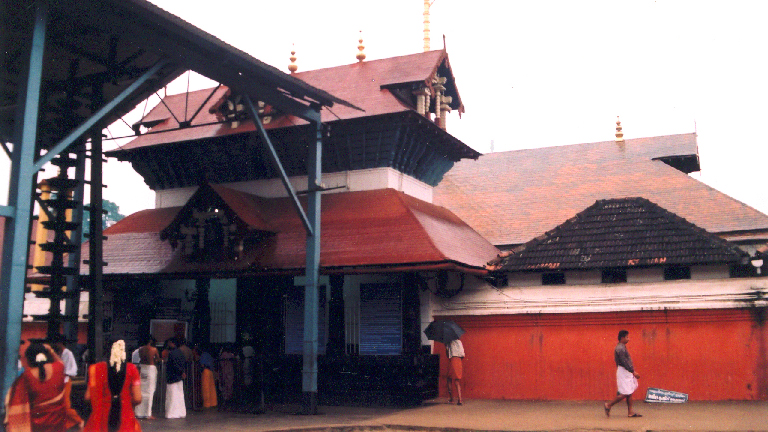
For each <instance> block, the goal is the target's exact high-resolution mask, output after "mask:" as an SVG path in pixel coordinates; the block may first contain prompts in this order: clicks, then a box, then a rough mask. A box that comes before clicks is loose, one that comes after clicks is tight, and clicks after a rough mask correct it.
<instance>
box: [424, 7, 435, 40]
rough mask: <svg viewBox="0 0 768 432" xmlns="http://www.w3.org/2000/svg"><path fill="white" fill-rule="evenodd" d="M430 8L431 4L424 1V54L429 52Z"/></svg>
mask: <svg viewBox="0 0 768 432" xmlns="http://www.w3.org/2000/svg"><path fill="white" fill-rule="evenodd" d="M433 1H434V0H433ZM430 6H432V2H430V1H429V0H424V52H427V51H429V7H430Z"/></svg>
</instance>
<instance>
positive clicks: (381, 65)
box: [112, 50, 464, 153]
mask: <svg viewBox="0 0 768 432" xmlns="http://www.w3.org/2000/svg"><path fill="white" fill-rule="evenodd" d="M447 61H448V55H447V53H446V52H445V51H444V50H439V51H428V52H424V53H418V54H411V55H407V56H399V57H391V58H387V59H381V60H372V61H366V62H362V63H353V64H350V65H344V66H336V67H331V68H326V69H318V70H312V71H306V72H298V73H295V74H292V75H291V76H292V77H294V78H298V79H299V80H301V81H303V82H305V83H307V84H309V85H311V86H317V87H318V88H322V89H323V90H325V91H328V92H331V93H332V94H334V95H335V96H338V97H340V98H341V99H344V100H346V101H348V102H349V103H350V104H352V105H354V106H356V107H359V108H361V109H362V110H363V111H360V110H358V109H355V108H353V107H350V106H345V105H340V104H339V105H335V106H334V107H333V108H332V109H331V110H328V109H324V110H322V112H321V117H322V121H323V122H324V123H328V122H334V121H338V120H348V119H354V118H361V117H372V116H376V115H381V114H393V113H399V112H405V111H412V110H413V109H414V108H413V107H410V106H408V105H406V104H404V103H403V102H402V101H401V100H399V99H398V98H397V97H395V95H393V94H392V92H391V91H390V90H389V87H391V86H396V85H398V84H408V83H413V82H427V81H429V80H430V79H431V77H432V76H433V74H434V72H435V71H436V70H437V69H438V68H439V67H440V66H441V65H442V64H444V62H445V63H446V64H447ZM430 85H431V83H430ZM450 85H451V86H452V87H451V89H450V90H451V91H452V92H453V93H454V94H455V95H456V96H455V97H454V101H453V102H452V105H453V106H455V107H456V109H459V110H460V111H463V109H464V108H463V105H461V100H460V98H459V97H458V91H457V90H456V88H455V85H454V83H453V81H451V83H450ZM382 87H387V88H382ZM228 92H229V89H227V88H226V87H224V86H221V87H218V88H216V89H214V88H210V89H205V90H198V91H194V92H190V93H189V95H188V96H187V94H178V95H170V96H166V97H165V98H164V99H163V101H164V104H159V105H157V106H156V107H155V108H153V109H152V110H151V111H150V112H149V114H147V115H146V116H145V117H144V118H143V119H142V122H144V123H147V124H149V125H152V127H151V132H152V133H151V134H145V135H141V136H138V137H137V138H135V139H134V140H132V141H131V142H129V143H127V144H125V145H123V146H122V147H121V150H131V149H136V148H141V147H148V146H153V145H158V144H165V143H171V142H183V141H189V140H196V139H203V138H213V137H218V136H224V135H231V134H238V133H246V132H253V131H255V126H254V125H253V123H252V122H251V121H245V122H242V123H241V124H240V125H239V126H238V127H237V128H234V129H233V128H231V127H230V125H229V124H220V121H221V119H220V118H217V115H216V113H215V111H216V107H217V104H220V103H221V101H222V100H223V98H224V97H225V96H226V95H227V93H228ZM212 93H213V96H210V95H211V94H212ZM209 96H210V97H209ZM206 99H208V100H207V101H206ZM203 102H205V105H204V106H203V108H202V109H201V110H200V112H199V113H198V114H197V116H196V117H195V118H194V120H193V121H192V122H191V125H192V127H190V128H185V129H179V123H178V122H177V121H176V119H175V118H174V116H175V117H176V118H178V119H179V120H181V121H184V120H185V119H189V118H191V117H192V116H193V115H194V113H195V111H196V110H197V109H198V107H199V106H200V105H201V104H202V103H203ZM169 109H170V111H169ZM171 112H173V115H171ZM305 123H306V121H304V120H302V119H299V118H296V117H292V116H284V115H281V116H277V117H273V118H272V119H271V121H270V122H269V123H267V124H265V125H264V127H265V128H266V129H275V128H281V127H291V126H296V125H300V124H305ZM157 132H162V133H157ZM121 150H117V151H115V152H120V151H121ZM115 152H112V153H115Z"/></svg>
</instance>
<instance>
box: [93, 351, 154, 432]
mask: <svg viewBox="0 0 768 432" xmlns="http://www.w3.org/2000/svg"><path fill="white" fill-rule="evenodd" d="M85 400H90V401H91V409H92V410H91V416H90V417H88V422H86V423H85V429H84V430H85V431H86V432H103V431H109V432H115V431H119V432H141V426H139V422H137V421H136V417H135V416H134V414H133V408H134V407H135V406H136V405H138V404H140V403H141V377H140V376H139V370H138V369H136V365H134V364H133V363H126V362H125V342H124V341H122V340H119V341H117V342H115V343H114V344H113V345H112V352H111V355H110V357H109V365H107V363H106V362H101V363H96V364H95V365H92V366H91V367H89V368H88V388H87V389H86V391H85Z"/></svg>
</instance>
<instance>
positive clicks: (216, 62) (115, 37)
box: [0, 0, 347, 148]
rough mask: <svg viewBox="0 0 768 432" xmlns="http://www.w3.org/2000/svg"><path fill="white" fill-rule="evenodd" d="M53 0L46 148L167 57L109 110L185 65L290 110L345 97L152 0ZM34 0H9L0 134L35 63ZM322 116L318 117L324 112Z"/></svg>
mask: <svg viewBox="0 0 768 432" xmlns="http://www.w3.org/2000/svg"><path fill="white" fill-rule="evenodd" d="M46 3H49V6H48V9H49V20H48V24H47V28H46V45H45V53H44V65H43V77H42V81H43V96H44V97H43V102H42V104H41V107H40V114H41V115H40V119H41V122H42V123H41V128H40V130H41V133H40V134H39V138H40V140H39V142H40V144H41V145H42V147H43V148H48V147H50V146H51V145H53V144H54V143H56V142H58V141H59V140H60V139H61V138H62V137H64V136H66V135H67V134H68V133H69V132H71V131H72V130H73V129H74V128H75V127H76V126H78V125H79V124H80V123H81V122H82V120H83V119H86V118H88V117H89V116H90V115H91V114H93V113H94V112H95V111H96V110H97V109H99V108H101V107H102V106H104V105H106V104H107V103H109V102H110V101H112V100H113V99H115V98H116V96H117V95H119V94H120V92H121V91H123V90H125V89H126V88H128V86H130V85H131V84H132V83H133V82H134V81H135V80H136V79H137V77H139V76H141V75H142V74H143V73H144V72H146V71H148V70H150V68H151V67H152V66H153V65H158V66H160V67H159V69H158V70H157V72H156V73H154V75H153V76H152V77H151V78H150V79H149V80H148V81H146V82H144V83H143V84H142V85H141V86H140V87H139V88H138V89H137V90H136V91H134V92H132V93H131V95H130V97H128V98H125V99H123V100H120V102H119V104H118V105H117V106H116V107H115V109H113V110H112V111H111V113H110V114H109V115H108V116H107V117H105V119H104V124H109V123H111V122H113V121H115V120H117V119H118V118H119V117H120V116H121V115H123V114H125V113H126V112H128V111H130V110H131V109H133V108H134V107H135V106H136V105H137V104H138V103H139V102H140V101H142V100H143V99H145V98H146V97H147V96H149V95H151V94H152V93H154V92H155V91H156V90H158V89H159V88H162V87H163V86H164V85H165V84H167V83H168V82H170V81H171V80H173V79H174V78H176V77H178V76H179V75H180V74H182V73H183V72H184V71H186V70H194V71H196V72H199V73H200V74H202V75H204V76H206V77H208V78H211V79H213V80H215V81H218V82H222V83H225V84H226V85H228V86H229V87H230V88H235V89H237V90H238V91H240V92H241V93H244V94H249V95H251V96H252V97H253V98H255V99H259V100H267V101H269V103H271V104H272V105H274V106H276V107H280V109H282V110H283V111H286V112H292V113H294V114H295V115H297V116H299V117H302V118H307V119H309V118H311V119H318V120H319V116H317V114H316V110H317V109H319V107H320V106H332V105H334V104H342V105H345V104H347V103H346V102H344V101H343V100H341V99H339V98H337V97H335V96H332V95H331V94H329V93H327V92H325V91H323V90H320V89H317V88H315V87H312V86H311V85H309V84H307V83H305V82H303V81H301V80H298V79H296V78H294V77H292V76H290V75H288V74H285V73H283V72H281V71H279V70H278V69H275V68H273V67H271V66H269V65H267V64H265V63H263V62H261V61H259V60H257V59H255V58H253V57H252V56H250V55H249V54H247V53H245V52H243V51H241V50H238V49H237V48H234V47H232V46H230V45H228V44H226V43H224V42H222V41H221V40H219V39H217V38H215V37H214V36H212V35H210V34H208V33H206V32H204V31H202V30H200V29H198V28H196V27H194V26H192V25H190V24H189V23H187V22H185V21H183V20H181V19H179V18H178V17H176V16H174V15H172V14H170V13H168V12H166V11H164V10H163V9H160V8H159V7H157V6H155V5H153V4H152V3H149V2H147V1H144V0H102V1H76V0H60V1H55V2H46ZM34 5H35V3H34V2H30V1H25V0H7V1H4V2H3V8H2V20H3V22H2V23H1V24H2V25H0V32H2V33H0V37H1V41H2V48H3V55H2V56H0V58H1V59H2V60H0V61H2V64H0V73H1V74H2V75H1V76H0V78H1V79H2V89H3V91H2V92H1V93H0V138H2V139H3V140H5V141H10V140H11V134H12V132H13V125H14V120H15V119H14V114H15V105H16V103H17V98H18V94H19V92H21V91H23V84H24V83H23V80H24V78H23V77H24V76H25V73H24V71H25V70H26V68H27V66H28V63H29V57H28V52H29V51H28V50H29V43H30V40H31V36H30V35H31V31H32V28H33V26H34V19H35V6H34ZM316 117H317V118H316Z"/></svg>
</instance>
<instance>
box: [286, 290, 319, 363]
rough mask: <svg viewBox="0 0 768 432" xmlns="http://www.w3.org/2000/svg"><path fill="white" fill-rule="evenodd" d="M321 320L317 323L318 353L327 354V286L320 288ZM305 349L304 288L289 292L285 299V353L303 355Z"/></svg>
mask: <svg viewBox="0 0 768 432" xmlns="http://www.w3.org/2000/svg"><path fill="white" fill-rule="evenodd" d="M318 294H319V300H318V309H319V312H318V314H319V320H318V323H317V340H318V343H317V353H318V354H325V344H326V343H327V341H328V332H327V328H328V323H327V321H328V320H327V317H326V314H325V286H324V285H322V286H319V287H318ZM303 347H304V287H303V286H297V287H294V288H293V289H289V290H288V294H287V295H286V297H285V353H286V354H303Z"/></svg>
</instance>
